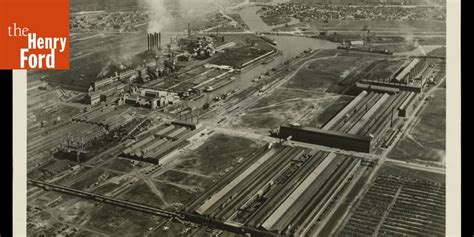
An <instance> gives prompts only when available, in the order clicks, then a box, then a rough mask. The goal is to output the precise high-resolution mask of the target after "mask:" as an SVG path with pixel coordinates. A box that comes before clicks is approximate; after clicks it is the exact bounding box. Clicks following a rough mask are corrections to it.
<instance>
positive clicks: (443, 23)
mask: <svg viewBox="0 0 474 237" xmlns="http://www.w3.org/2000/svg"><path fill="white" fill-rule="evenodd" d="M447 1H448V2H449V0H70V3H69V4H70V6H69V7H70V9H69V11H70V14H69V30H70V38H69V39H68V41H69V42H68V44H69V47H70V51H69V59H70V69H69V70H28V72H27V91H26V93H25V94H26V96H27V101H26V103H27V115H26V116H27V123H26V124H25V126H26V127H27V128H26V129H27V141H26V145H27V148H26V152H27V158H26V163H27V168H26V169H27V174H26V176H27V180H26V183H27V186H26V196H27V197H26V203H25V205H26V208H25V209H26V231H27V236H32V237H36V236H38V237H43V236H44V237H49V236H58V237H66V236H81V237H102V236H113V237H115V236H131V237H135V236H137V237H143V236H147V237H174V236H198V237H201V236H203V237H204V236H213V237H214V236H215V237H217V236H220V237H231V236H243V237H244V236H245V237H250V236H258V237H260V236H263V237H266V236H269V237H279V236H282V237H283V236H289V237H300V236H301V237H303V236H304V237H310V236H322V237H325V236H342V237H345V236H347V237H352V236H354V237H359V236H449V235H448V234H447V223H446V222H447V215H446V212H447V196H446V194H447V191H446V190H447V178H446V171H447V166H448V165H447V163H449V161H447V160H446V156H447V155H446V154H447V153H446V150H447V149H446V148H447V145H446V144H447V143H446V139H447V129H446V128H447V123H446V115H447V111H446V108H447V96H446V95H447V94H446V91H447V89H448V88H449V87H447V84H449V83H447V79H446V63H447V60H446V54H447V50H448V48H449V47H450V46H447ZM45 42H46V41H45ZM50 43H51V47H53V43H57V47H60V48H65V47H66V38H64V42H63V41H59V39H58V41H57V42H56V41H54V40H51V42H50ZM450 89H451V88H449V89H448V90H450ZM448 128H449V127H448ZM448 193H449V192H448Z"/></svg>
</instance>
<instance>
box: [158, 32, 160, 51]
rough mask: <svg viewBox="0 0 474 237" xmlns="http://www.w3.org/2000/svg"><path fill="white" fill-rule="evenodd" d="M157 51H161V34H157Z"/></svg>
mask: <svg viewBox="0 0 474 237" xmlns="http://www.w3.org/2000/svg"><path fill="white" fill-rule="evenodd" d="M158 49H159V50H161V32H158Z"/></svg>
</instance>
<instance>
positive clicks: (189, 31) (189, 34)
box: [188, 23, 191, 38]
mask: <svg viewBox="0 0 474 237" xmlns="http://www.w3.org/2000/svg"><path fill="white" fill-rule="evenodd" d="M188 38H191V24H190V23H188Z"/></svg>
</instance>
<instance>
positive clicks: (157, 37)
mask: <svg viewBox="0 0 474 237" xmlns="http://www.w3.org/2000/svg"><path fill="white" fill-rule="evenodd" d="M159 39H160V38H159V36H158V33H155V49H158V46H159V45H160V43H159Z"/></svg>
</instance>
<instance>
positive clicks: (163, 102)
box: [119, 89, 179, 109]
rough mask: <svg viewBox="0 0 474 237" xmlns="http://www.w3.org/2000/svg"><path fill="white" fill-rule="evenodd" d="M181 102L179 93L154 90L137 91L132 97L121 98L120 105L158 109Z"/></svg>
mask: <svg viewBox="0 0 474 237" xmlns="http://www.w3.org/2000/svg"><path fill="white" fill-rule="evenodd" d="M178 100H179V96H178V94H177V93H174V92H168V91H160V90H154V89H141V90H136V91H135V92H134V93H132V95H126V96H124V97H122V98H120V100H119V103H125V104H131V105H135V106H139V107H144V108H149V109H157V108H163V107H166V106H168V105H169V104H173V103H175V102H177V101H178Z"/></svg>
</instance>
